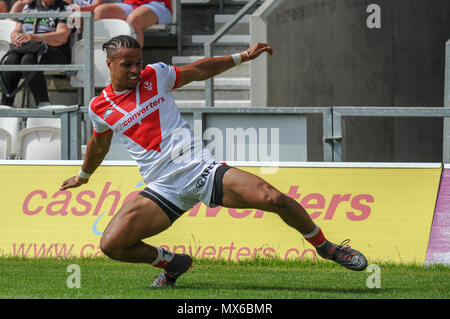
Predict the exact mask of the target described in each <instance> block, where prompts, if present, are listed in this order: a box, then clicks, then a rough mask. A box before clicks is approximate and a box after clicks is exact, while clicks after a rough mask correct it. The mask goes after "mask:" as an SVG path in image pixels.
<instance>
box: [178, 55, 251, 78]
mask: <svg viewBox="0 0 450 319" xmlns="http://www.w3.org/2000/svg"><path fill="white" fill-rule="evenodd" d="M203 58H204V56H198V55H196V56H174V57H172V64H173V65H177V66H182V65H186V64H189V63H193V62H195V61H197V60H200V59H203ZM220 77H231V78H239V77H250V63H242V64H241V65H238V66H236V67H234V68H231V69H229V70H228V71H226V72H224V73H222V74H221V75H220Z"/></svg>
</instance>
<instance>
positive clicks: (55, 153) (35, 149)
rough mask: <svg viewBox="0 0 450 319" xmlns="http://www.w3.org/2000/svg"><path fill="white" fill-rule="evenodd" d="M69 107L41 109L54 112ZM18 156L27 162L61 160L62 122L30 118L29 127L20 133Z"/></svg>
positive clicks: (57, 106)
mask: <svg viewBox="0 0 450 319" xmlns="http://www.w3.org/2000/svg"><path fill="white" fill-rule="evenodd" d="M67 107H68V106H67V105H48V106H43V107H40V109H42V110H52V109H61V108H67ZM17 155H18V156H19V158H22V159H26V160H60V159H61V120H60V119H59V118H41V117H30V118H28V119H27V127H26V128H25V129H23V130H22V131H20V132H19V136H18V148H17Z"/></svg>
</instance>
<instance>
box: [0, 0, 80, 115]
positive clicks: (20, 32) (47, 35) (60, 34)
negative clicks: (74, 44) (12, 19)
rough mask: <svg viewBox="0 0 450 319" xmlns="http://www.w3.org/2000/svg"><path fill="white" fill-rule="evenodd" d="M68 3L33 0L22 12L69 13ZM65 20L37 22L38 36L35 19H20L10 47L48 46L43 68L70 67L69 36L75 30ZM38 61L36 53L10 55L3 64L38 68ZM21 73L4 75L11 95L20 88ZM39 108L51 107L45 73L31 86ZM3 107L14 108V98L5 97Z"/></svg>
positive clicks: (12, 34)
mask: <svg viewBox="0 0 450 319" xmlns="http://www.w3.org/2000/svg"><path fill="white" fill-rule="evenodd" d="M66 6H67V3H66V2H64V1H63V0H33V1H31V2H30V3H29V4H28V5H26V6H25V8H24V9H23V10H22V12H23V13H36V12H61V11H66ZM66 21H67V19H66V18H45V19H38V23H37V27H36V32H35V33H34V32H33V29H34V22H35V19H34V18H25V19H19V22H18V23H17V25H16V28H15V29H14V30H13V32H11V43H12V44H14V45H15V46H17V47H20V46H22V45H24V44H26V43H28V42H45V43H46V44H47V50H46V51H45V52H44V54H43V55H42V58H41V60H40V64H67V63H70V51H69V50H70V48H69V41H68V40H69V36H70V33H71V31H72V29H71V28H70V27H69V26H68V25H67V24H66ZM36 62H37V57H36V54H33V53H24V54H22V55H20V54H17V53H10V54H9V55H8V57H7V58H6V61H5V62H4V64H36ZM26 74H27V72H24V76H26ZM21 75H22V74H21V72H2V79H3V83H4V85H5V87H6V89H7V90H8V92H10V93H11V92H12V91H14V90H15V89H16V88H17V85H18V84H19V81H20V78H21ZM28 86H29V88H30V90H31V92H32V93H33V96H34V99H35V102H36V104H37V105H38V106H44V105H48V104H49V97H48V91H47V82H46V80H45V76H44V73H43V72H35V75H34V76H33V77H32V79H31V80H30V81H29V82H28ZM1 102H2V103H1V104H3V105H9V106H12V105H13V103H14V96H11V97H8V96H7V95H6V94H4V93H3V94H2V101H1Z"/></svg>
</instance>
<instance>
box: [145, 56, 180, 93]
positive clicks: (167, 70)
mask: <svg viewBox="0 0 450 319" xmlns="http://www.w3.org/2000/svg"><path fill="white" fill-rule="evenodd" d="M150 66H151V67H152V68H153V69H155V70H156V72H157V73H158V77H162V78H164V79H165V87H166V89H167V91H171V90H175V89H176V88H177V85H178V80H179V78H180V70H179V69H178V67H176V66H174V65H168V64H165V63H163V62H159V63H155V64H151V65H150Z"/></svg>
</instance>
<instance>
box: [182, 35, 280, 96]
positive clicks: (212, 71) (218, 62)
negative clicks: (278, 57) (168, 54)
mask: <svg viewBox="0 0 450 319" xmlns="http://www.w3.org/2000/svg"><path fill="white" fill-rule="evenodd" d="M263 52H267V53H268V54H270V55H272V54H273V50H272V48H271V47H270V45H268V44H266V43H256V44H254V45H253V46H251V47H250V48H249V49H247V50H245V51H243V52H241V53H239V54H240V58H241V62H247V61H250V60H253V59H256V58H257V57H258V56H259V55H260V54H261V53H263ZM235 65H236V63H235V62H234V59H233V57H232V56H231V55H229V56H222V57H214V58H204V59H200V60H198V61H195V62H193V63H191V64H188V65H184V66H181V67H180V68H179V70H180V77H179V80H178V85H177V88H179V87H182V86H183V85H186V84H188V83H190V82H192V81H204V80H207V79H209V78H211V77H213V76H216V75H218V74H220V73H223V72H225V71H227V70H228V69H231V68H232V67H234V66H235Z"/></svg>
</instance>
